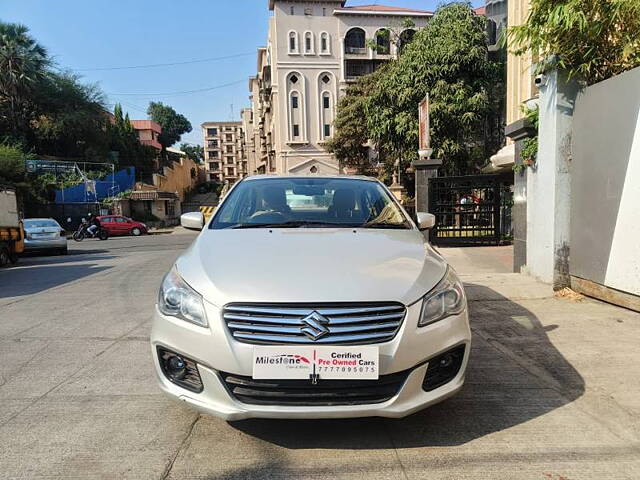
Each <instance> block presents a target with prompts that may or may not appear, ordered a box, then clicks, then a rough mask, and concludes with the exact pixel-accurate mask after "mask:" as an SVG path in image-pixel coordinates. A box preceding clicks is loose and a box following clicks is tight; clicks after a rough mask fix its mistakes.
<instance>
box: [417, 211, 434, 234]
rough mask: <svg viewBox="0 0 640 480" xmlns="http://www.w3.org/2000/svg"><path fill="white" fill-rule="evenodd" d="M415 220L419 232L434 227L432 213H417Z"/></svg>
mask: <svg viewBox="0 0 640 480" xmlns="http://www.w3.org/2000/svg"><path fill="white" fill-rule="evenodd" d="M416 219H417V220H418V229H420V230H429V229H430V228H433V227H435V225H436V216H435V215H433V214H432V213H425V212H418V213H416Z"/></svg>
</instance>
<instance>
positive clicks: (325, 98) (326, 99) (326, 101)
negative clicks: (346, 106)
mask: <svg viewBox="0 0 640 480" xmlns="http://www.w3.org/2000/svg"><path fill="white" fill-rule="evenodd" d="M330 103H331V101H330V100H329V94H325V95H324V96H323V97H322V108H329V107H330V106H331V105H330Z"/></svg>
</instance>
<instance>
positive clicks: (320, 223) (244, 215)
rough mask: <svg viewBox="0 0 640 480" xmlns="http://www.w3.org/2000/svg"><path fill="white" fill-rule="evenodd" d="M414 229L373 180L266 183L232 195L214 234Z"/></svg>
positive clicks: (241, 188) (243, 185)
mask: <svg viewBox="0 0 640 480" xmlns="http://www.w3.org/2000/svg"><path fill="white" fill-rule="evenodd" d="M262 227H270V228H302V227H307V228H310V227H339V228H340V227H341V228H349V227H362V228H402V229H408V228H411V224H410V223H409V221H408V220H407V218H406V217H405V215H404V214H403V213H402V211H401V210H400V208H398V206H397V205H396V203H395V202H394V201H393V200H392V199H391V197H390V196H389V194H388V193H387V191H386V190H385V189H384V188H383V187H382V186H381V185H380V184H379V183H378V182H372V181H368V180H356V179H336V178H282V179H280V178H278V179H273V178H265V179H259V180H249V181H244V182H242V183H241V184H240V185H238V186H237V187H236V188H234V189H233V190H232V191H231V192H230V193H229V197H228V198H227V199H226V200H225V201H224V203H223V204H222V206H221V207H220V209H219V210H218V212H217V214H216V216H215V218H214V220H213V222H212V223H211V225H210V227H209V228H212V229H223V228H262Z"/></svg>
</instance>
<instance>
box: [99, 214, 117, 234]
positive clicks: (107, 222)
mask: <svg viewBox="0 0 640 480" xmlns="http://www.w3.org/2000/svg"><path fill="white" fill-rule="evenodd" d="M100 226H101V227H102V228H104V229H105V230H106V231H107V233H108V234H109V235H115V234H116V227H115V223H114V221H113V217H102V218H101V219H100Z"/></svg>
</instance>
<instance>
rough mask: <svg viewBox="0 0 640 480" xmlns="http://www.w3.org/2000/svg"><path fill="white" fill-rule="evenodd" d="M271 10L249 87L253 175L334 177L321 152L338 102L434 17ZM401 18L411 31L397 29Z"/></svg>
mask: <svg viewBox="0 0 640 480" xmlns="http://www.w3.org/2000/svg"><path fill="white" fill-rule="evenodd" d="M269 9H270V10H271V11H272V12H273V15H272V16H271V17H270V18H269V30H268V31H269V33H268V39H267V47H265V48H260V49H259V50H258V65H257V74H256V76H255V77H252V78H251V79H250V82H249V88H250V91H251V102H252V108H251V110H252V113H253V136H252V137H253V141H254V145H255V150H256V171H257V172H259V173H263V172H264V173H278V174H284V173H327V174H335V173H339V171H340V167H339V165H338V163H337V161H336V159H335V158H334V157H333V156H332V155H331V154H329V153H328V152H326V151H325V149H324V144H325V142H326V140H327V139H329V138H331V136H332V135H333V121H334V118H335V113H336V103H337V101H338V99H339V98H340V96H341V95H344V93H345V91H346V88H347V86H348V84H349V83H350V82H353V81H355V80H356V79H357V78H358V77H359V76H362V75H365V74H368V73H371V72H373V71H375V69H376V68H377V67H378V66H379V65H381V64H382V63H384V62H386V61H388V60H389V59H391V58H392V57H393V56H394V55H397V53H398V50H400V49H401V48H402V45H404V44H406V43H407V42H409V41H410V40H411V38H412V37H413V34H414V33H415V29H418V28H421V27H423V26H425V25H426V23H427V22H428V21H429V19H430V18H431V17H432V15H433V13H432V12H428V11H424V10H411V9H403V8H397V7H389V6H383V5H368V6H354V7H349V6H345V2H344V1H341V0H324V1H311V0H270V2H269ZM406 19H410V20H412V22H413V23H414V24H415V27H412V28H409V27H406V26H403V25H404V22H405V20H406ZM374 43H375V44H377V47H376V48H372V44H374ZM251 173H252V172H251Z"/></svg>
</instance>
